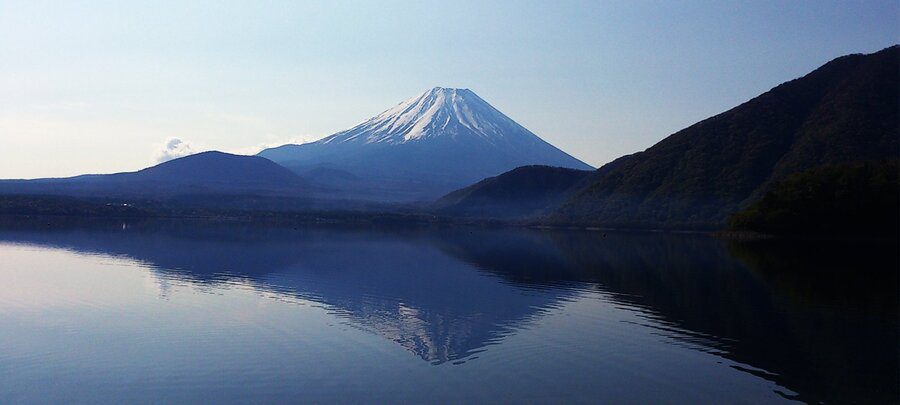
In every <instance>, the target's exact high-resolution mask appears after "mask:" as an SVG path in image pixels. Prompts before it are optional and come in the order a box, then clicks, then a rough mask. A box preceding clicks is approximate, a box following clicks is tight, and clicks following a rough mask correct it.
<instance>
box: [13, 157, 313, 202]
mask: <svg viewBox="0 0 900 405" xmlns="http://www.w3.org/2000/svg"><path fill="white" fill-rule="evenodd" d="M305 185H306V182H305V181H304V180H303V179H301V178H300V177H299V176H297V175H296V174H294V173H293V172H291V171H290V170H287V169H285V168H284V167H282V166H279V165H278V164H276V163H274V162H272V161H270V160H268V159H265V158H261V157H258V156H240V155H232V154H228V153H223V152H215V151H212V152H203V153H198V154H196V155H191V156H187V157H183V158H179V159H174V160H170V161H168V162H165V163H160V164H158V165H156V166H152V167H148V168H146V169H143V170H139V171H136V172H127V173H115V174H92V175H83V176H77V177H70V178H60V179H37V180H4V181H0V192H3V193H7V194H56V195H74V196H140V197H148V198H153V197H165V196H169V195H174V194H219V193H226V194H234V193H261V194H269V193H276V194H284V195H299V194H300V193H303V191H304V187H305Z"/></svg>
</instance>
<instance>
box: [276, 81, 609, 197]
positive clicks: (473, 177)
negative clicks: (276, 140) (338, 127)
mask: <svg viewBox="0 0 900 405" xmlns="http://www.w3.org/2000/svg"><path fill="white" fill-rule="evenodd" d="M259 156H262V157H265V158H268V159H271V160H272V161H275V162H276V163H279V164H281V165H283V166H285V167H288V168H289V169H291V170H293V171H295V172H297V173H302V172H305V171H308V170H311V169H313V168H316V167H318V166H326V167H329V168H333V169H339V170H342V171H346V172H349V173H352V174H353V175H355V176H358V177H360V178H361V179H364V180H365V183H366V184H368V185H370V186H372V187H375V188H386V189H393V190H397V197H398V198H400V199H404V198H406V199H409V198H412V199H416V198H434V197H437V196H440V195H442V194H444V193H446V192H449V191H452V190H453V189H456V188H459V187H462V186H465V185H467V184H471V183H473V182H476V181H479V180H481V179H484V178H486V177H489V176H495V175H498V174H500V173H503V172H506V171H508V170H511V169H514V168H516V167H519V166H525V165H533V164H541V165H550V166H560V167H568V168H575V169H591V167H590V166H588V165H587V164H585V163H583V162H581V161H579V160H578V159H575V158H573V157H572V156H570V155H568V154H566V153H565V152H563V151H561V150H559V149H557V148H556V147H554V146H553V145H550V144H549V143H547V142H545V141H544V140H542V139H541V138H539V137H538V136H537V135H535V134H533V133H532V132H531V131H529V130H527V129H525V128H524V127H522V126H521V125H519V124H518V123H516V122H515V121H513V120H512V119H510V118H509V117H507V116H506V115H504V114H503V113H501V112H500V111H498V110H497V109H495V108H494V107H492V106H491V105H490V104H488V103H487V102H485V101H484V100H483V99H481V98H480V97H478V95H476V94H475V93H474V92H472V91H471V90H468V89H447V88H441V87H435V88H433V89H431V90H429V91H426V92H424V93H422V94H420V95H418V96H416V97H413V98H410V99H408V100H406V101H404V102H402V103H400V104H398V105H397V106H395V107H393V108H391V109H388V110H386V111H384V112H383V113H381V114H378V115H377V116H375V117H372V118H371V119H369V120H366V121H365V122H363V123H361V124H359V125H357V126H355V127H353V128H351V129H348V130H346V131H342V132H338V133H336V134H334V135H331V136H329V137H326V138H323V139H322V140H319V141H316V142H312V143H307V144H303V145H284V146H280V147H276V148H270V149H266V150H264V151H262V152H260V153H259Z"/></svg>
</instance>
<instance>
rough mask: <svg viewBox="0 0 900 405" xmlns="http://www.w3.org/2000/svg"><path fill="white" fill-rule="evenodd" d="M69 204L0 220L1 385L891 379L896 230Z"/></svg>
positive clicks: (806, 393)
mask: <svg viewBox="0 0 900 405" xmlns="http://www.w3.org/2000/svg"><path fill="white" fill-rule="evenodd" d="M75 222H76V223H72V221H70V222H68V223H59V222H57V221H39V222H35V221H24V220H23V221H12V222H8V223H5V224H4V227H3V230H2V231H0V257H2V258H3V260H2V262H0V280H2V281H0V282H2V283H3V284H4V285H7V286H15V288H4V289H0V375H3V376H5V378H3V379H2V380H0V398H4V400H8V401H12V402H34V401H50V402H105V403H108V402H120V401H150V402H168V401H205V402H248V401H262V402H269V401H272V402H274V401H278V402H283V401H317V402H332V401H335V400H340V401H347V402H353V401H366V402H371V401H378V402H398V401H402V402H423V401H425V402H427V401H434V400H435V399H438V398H439V399H440V400H441V401H466V402H468V401H493V402H496V401H515V402H522V401H535V400H536V401H564V402H606V401H612V400H615V401H622V400H627V401H628V402H637V403H650V402H689V403H698V402H745V403H760V402H787V401H789V400H791V399H798V400H801V401H807V402H818V401H826V402H890V401H892V400H895V399H896V398H897V395H898V386H897V384H896V382H897V381H898V378H900V376H898V364H897V362H898V347H897V341H898V298H897V290H896V288H895V287H896V285H897V279H896V277H897V273H896V272H895V271H893V270H894V269H896V268H897V266H898V263H897V260H898V259H897V258H898V255H897V247H896V245H895V244H893V243H890V242H888V243H884V242H878V241H877V240H875V241H861V242H860V241H857V242H840V243H835V242H818V241H808V242H802V243H791V244H786V243H784V242H783V241H782V242H776V241H755V242H735V241H721V240H717V239H714V238H712V237H709V236H704V235H695V234H654V233H600V232H564V231H552V232H551V231H531V230H521V229H502V230H501V229H493V230H492V229H473V228H465V227H458V228H416V229H410V228H381V229H372V228H360V227H340V228H335V227H332V228H324V227H298V228H295V227H277V226H262V225H250V224H241V223H212V222H202V221H192V222H189V223H179V222H176V221H151V220H132V221H124V222H123V221H116V220H104V221H95V220H79V221H75ZM873 275H879V277H878V278H876V277H873ZM48 388H50V389H49V390H48Z"/></svg>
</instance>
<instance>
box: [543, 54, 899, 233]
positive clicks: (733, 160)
mask: <svg viewBox="0 0 900 405" xmlns="http://www.w3.org/2000/svg"><path fill="white" fill-rule="evenodd" d="M898 72H900V47H898V46H893V47H890V48H887V49H884V50H882V51H879V52H877V53H874V54H868V55H859V54H857V55H848V56H843V57H840V58H837V59H835V60H833V61H831V62H828V63H827V64H825V65H823V66H822V67H820V68H818V69H816V70H815V71H813V72H812V73H809V74H807V75H806V76H804V77H801V78H799V79H796V80H792V81H789V82H787V83H784V84H781V85H779V86H777V87H775V88H774V89H772V90H770V91H768V92H766V93H764V94H762V95H760V96H758V97H756V98H754V99H752V100H750V101H748V102H746V103H744V104H742V105H740V106H737V107H735V108H733V109H731V110H729V111H726V112H724V113H722V114H719V115H716V116H714V117H711V118H708V119H706V120H704V121H701V122H699V123H697V124H694V125H692V126H690V127H688V128H686V129H684V130H681V131H679V132H677V133H675V134H673V135H671V136H669V137H667V138H666V139H664V140H662V141H660V142H659V143H657V144H656V145H654V146H652V147H650V148H649V149H647V150H646V151H643V152H640V153H637V154H634V155H632V156H629V157H627V158H625V159H622V160H621V161H617V162H616V167H613V168H601V169H599V170H598V171H597V172H595V173H594V174H593V175H592V176H591V178H590V179H589V185H587V186H586V187H584V189H583V190H581V191H579V192H578V193H576V194H575V195H574V196H573V197H571V198H570V199H569V200H567V201H566V202H565V203H564V204H563V205H561V206H560V207H559V208H557V209H556V210H555V211H554V212H553V213H552V214H551V215H550V216H548V218H547V221H548V222H551V223H577V224H582V225H600V226H625V227H652V228H713V227H721V226H723V225H724V224H725V221H726V219H727V218H728V217H729V215H731V214H732V213H734V212H736V211H738V210H740V209H742V208H744V207H746V206H748V205H749V204H750V203H752V202H754V201H756V200H758V199H759V198H761V197H762V195H763V194H765V192H766V191H768V190H769V189H770V188H771V186H772V185H773V184H775V183H776V182H778V181H780V180H783V179H784V178H786V177H787V176H788V175H790V174H792V173H796V172H799V171H803V170H808V169H811V168H814V167H816V166H820V165H824V164H840V163H848V162H857V161H865V160H880V159H890V158H896V157H897V156H898V153H900V143H898V139H900V124H898V123H900V115H898V111H900V83H898V76H900V75H898Z"/></svg>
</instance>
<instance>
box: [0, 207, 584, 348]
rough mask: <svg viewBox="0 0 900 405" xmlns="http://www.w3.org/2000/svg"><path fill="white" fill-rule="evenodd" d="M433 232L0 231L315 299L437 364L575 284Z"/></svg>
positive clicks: (155, 227) (186, 277)
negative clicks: (512, 266)
mask: <svg viewBox="0 0 900 405" xmlns="http://www.w3.org/2000/svg"><path fill="white" fill-rule="evenodd" d="M445 236H446V238H447V239H448V242H447V243H453V242H452V240H454V238H456V237H461V236H468V235H465V234H462V235H456V234H452V233H451V234H448V235H445ZM432 237H433V235H429V234H427V233H425V234H423V233H421V232H412V231H396V232H374V231H369V232H358V231H350V230H334V229H331V230H326V229H304V230H292V229H283V228H282V229H277V228H263V227H252V226H250V227H233V226H231V227H225V226H221V225H209V224H206V225H205V226H204V225H202V224H192V226H178V225H160V224H149V225H147V224H144V225H139V224H138V225H129V226H128V227H127V229H124V230H123V225H122V224H121V223H120V224H118V225H117V226H110V227H94V228H93V229H87V230H86V229H83V228H81V229H79V228H68V229H56V230H53V231H25V230H22V231H15V232H6V231H0V241H2V240H10V241H15V242H25V243H35V244H41V245H49V246H54V247H60V248H65V249H72V250H75V251H77V252H83V253H98V254H106V255H113V256H120V257H127V258H132V259H135V260H138V261H141V262H144V263H146V264H148V265H150V266H151V267H152V268H153V269H154V271H157V272H159V274H160V276H162V277H168V278H177V279H178V280H179V281H187V282H194V283H228V282H233V281H236V280H240V281H248V282H249V283H250V284H252V285H254V287H255V288H258V289H261V290H265V291H267V292H273V293H276V294H286V295H289V296H294V297H299V298H302V299H307V300H310V301H314V302H318V303H321V304H323V305H324V306H325V308H327V309H329V310H330V311H332V312H333V313H334V314H336V315H337V316H340V317H343V318H346V319H348V320H349V321H350V322H351V323H352V324H354V325H356V326H359V327H361V328H363V329H367V330H370V331H373V332H375V333H377V334H379V335H381V336H384V337H385V338H388V339H390V340H392V341H394V342H396V343H398V344H400V345H402V346H404V347H405V348H407V349H408V350H410V351H412V352H414V353H415V354H417V355H418V356H420V357H421V358H422V359H424V360H426V361H429V362H433V363H436V364H437V363H443V362H447V361H455V360H460V359H463V358H465V357H467V356H469V355H471V354H474V353H476V352H478V351H480V350H482V349H483V347H485V346H487V345H489V344H491V343H494V342H496V341H498V340H499V339H501V338H502V337H503V336H504V335H506V334H507V333H509V332H510V331H512V330H514V329H515V328H517V327H520V326H523V325H524V324H527V322H528V321H529V320H530V319H532V318H533V317H535V316H538V315H540V314H541V313H542V312H544V311H546V310H548V309H551V308H553V307H555V306H557V305H559V303H560V302H562V301H564V300H565V299H566V298H567V297H571V296H573V295H574V294H576V293H577V292H578V291H577V290H576V289H574V288H567V289H553V290H535V289H529V288H521V287H519V286H516V285H514V284H510V283H508V282H504V281H503V280H502V279H500V278H498V277H496V276H495V275H493V274H491V273H487V272H484V271H481V270H479V269H477V268H476V267H474V266H472V265H469V264H466V263H463V262H460V261H459V260H457V259H455V258H454V257H452V256H449V255H447V254H446V253H444V252H442V251H441V250H439V249H436V248H435V246H434V245H433V244H431V243H428V241H430V240H432Z"/></svg>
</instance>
